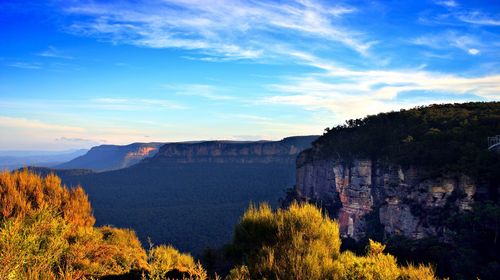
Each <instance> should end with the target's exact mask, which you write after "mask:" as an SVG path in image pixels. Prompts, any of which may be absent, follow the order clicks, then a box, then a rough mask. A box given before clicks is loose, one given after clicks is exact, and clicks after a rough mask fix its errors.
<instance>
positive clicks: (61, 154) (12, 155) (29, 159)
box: [0, 149, 88, 170]
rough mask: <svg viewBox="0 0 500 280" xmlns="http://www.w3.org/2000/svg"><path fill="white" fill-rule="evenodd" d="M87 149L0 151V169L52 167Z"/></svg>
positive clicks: (77, 155)
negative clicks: (32, 166)
mask: <svg viewBox="0 0 500 280" xmlns="http://www.w3.org/2000/svg"><path fill="white" fill-rule="evenodd" d="M87 151H88V150H86V149H80V150H68V151H0V170H2V169H8V170H14V169H17V168H20V167H26V166H31V165H36V166H44V167H53V166H56V165H58V164H61V163H63V162H67V161H69V160H72V159H74V158H76V157H79V156H81V155H83V154H85V153H86V152H87Z"/></svg>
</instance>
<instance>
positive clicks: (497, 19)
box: [457, 11, 500, 26]
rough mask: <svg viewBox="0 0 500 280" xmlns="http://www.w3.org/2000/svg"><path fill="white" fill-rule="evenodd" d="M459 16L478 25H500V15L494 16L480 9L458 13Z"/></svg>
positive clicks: (464, 20) (462, 19)
mask: <svg viewBox="0 0 500 280" xmlns="http://www.w3.org/2000/svg"><path fill="white" fill-rule="evenodd" d="M457 18H458V19H460V20H461V21H463V22H467V23H471V24H476V25H491V26H500V15H496V16H494V17H492V16H490V15H488V14H485V13H482V12H479V11H470V12H462V13H459V14H457Z"/></svg>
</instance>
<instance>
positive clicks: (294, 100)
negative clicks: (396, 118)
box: [261, 58, 500, 121]
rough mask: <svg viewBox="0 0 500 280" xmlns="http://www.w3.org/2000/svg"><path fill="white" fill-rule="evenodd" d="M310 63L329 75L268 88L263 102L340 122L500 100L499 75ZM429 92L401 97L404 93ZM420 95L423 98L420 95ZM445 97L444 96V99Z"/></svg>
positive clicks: (317, 61) (303, 76) (306, 78)
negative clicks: (327, 114)
mask: <svg viewBox="0 0 500 280" xmlns="http://www.w3.org/2000/svg"><path fill="white" fill-rule="evenodd" d="M311 63H312V64H313V65H315V66H316V67H320V68H321V69H323V70H324V71H325V72H324V73H319V74H318V73H316V74H306V75H302V76H299V77H290V78H288V79H287V80H285V81H284V82H282V83H275V84H271V85H269V91H270V92H274V94H273V95H270V96H268V97H265V98H263V99H262V100H261V101H262V102H263V103H268V104H275V105H294V106H299V107H302V108H305V109H306V110H327V111H329V112H331V113H333V114H335V118H336V119H337V121H339V120H340V121H341V120H344V119H347V118H358V117H362V116H365V115H367V114H375V113H378V112H381V111H390V110H396V109H400V108H407V107H413V106H416V105H424V104H430V103H442V102H450V101H455V102H458V101H466V100H471V98H472V99H474V100H498V99H500V75H498V74H492V75H487V76H480V77H462V76H458V75H455V74H446V73H440V72H432V71H425V70H422V69H420V68H415V69H408V70H405V69H401V70H352V69H349V68H342V67H338V66H335V65H333V64H332V65H330V64H329V63H328V62H327V61H322V60H321V59H319V58H311ZM412 92H419V93H430V95H429V94H428V95H427V97H425V95H424V97H418V96H419V95H418V94H417V95H416V96H417V98H413V99H412V98H403V97H402V95H403V94H406V93H412ZM420 95H421V94H420ZM443 96H446V97H443Z"/></svg>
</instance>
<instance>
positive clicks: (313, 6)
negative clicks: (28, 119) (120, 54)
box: [65, 0, 374, 59]
mask: <svg viewBox="0 0 500 280" xmlns="http://www.w3.org/2000/svg"><path fill="white" fill-rule="evenodd" d="M326 3H327V2H325V4H321V3H319V2H317V1H309V0H297V1H292V2H289V3H273V2H266V1H262V2H260V1H259V2H257V1H210V3H207V2H206V1H201V0H200V1H196V0H195V1H183V0H166V1H162V2H154V4H152V3H150V4H147V5H142V6H140V7H137V6H133V5H127V4H124V3H121V2H117V3H114V4H94V3H92V4H76V5H71V6H69V7H67V8H66V10H65V11H66V12H67V13H69V14H75V15H80V16H82V15H83V16H85V20H78V21H76V22H75V23H73V24H72V25H71V27H70V30H71V31H72V32H74V33H77V34H83V35H88V36H95V37H98V38H101V39H103V40H109V41H111V42H114V43H125V44H132V45H138V46H147V47H152V48H181V49H186V50H195V51H198V52H200V53H203V54H206V55H209V57H203V58H204V59H216V58H217V57H220V58H224V59H258V58H262V57H267V58H269V57H272V55H273V53H275V51H276V50H274V49H273V46H274V45H276V43H278V44H279V43H280V42H281V43H283V41H286V40H287V39H289V38H290V37H295V38H296V40H301V39H302V40H304V39H307V38H316V39H320V40H323V41H325V42H330V44H337V45H341V46H344V47H346V48H349V49H352V50H354V51H356V52H358V53H360V54H366V53H367V52H368V49H369V48H370V46H371V45H373V43H374V42H372V41H370V40H368V39H367V38H366V37H367V36H366V35H363V34H362V33H360V32H358V31H355V30H351V29H350V28H347V27H346V26H344V25H343V24H342V18H343V17H344V16H346V15H349V14H352V13H355V12H356V8H353V7H349V6H341V5H333V6H332V5H331V4H330V5H326ZM80 19H81V17H80ZM280 38H283V41H281V40H280ZM277 40H278V41H277ZM210 57H212V58H210ZM214 57H215V58H214Z"/></svg>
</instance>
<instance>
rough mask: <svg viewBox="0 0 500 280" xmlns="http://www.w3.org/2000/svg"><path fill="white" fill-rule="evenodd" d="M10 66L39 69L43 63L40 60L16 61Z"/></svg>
mask: <svg viewBox="0 0 500 280" xmlns="http://www.w3.org/2000/svg"><path fill="white" fill-rule="evenodd" d="M9 66H11V67H15V68H21V69H28V70H38V69H41V68H42V65H41V64H40V63H38V62H14V63H11V64H9Z"/></svg>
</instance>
